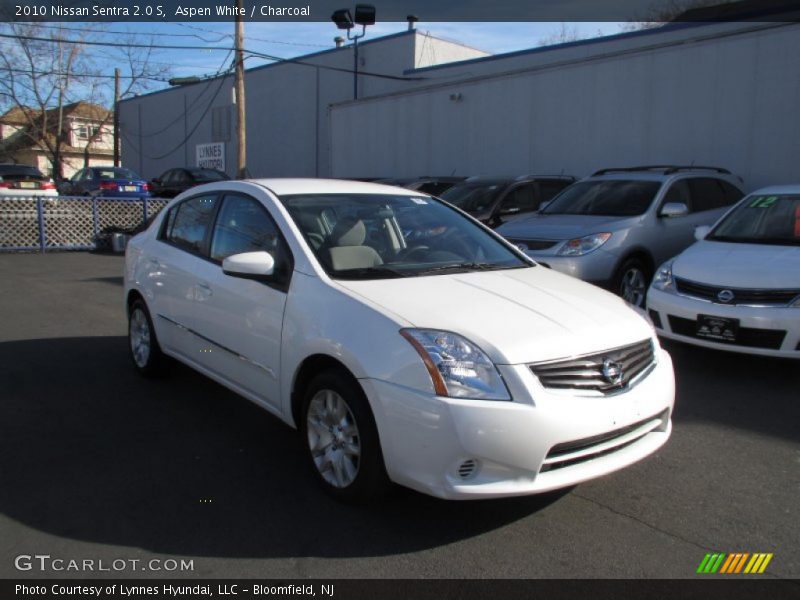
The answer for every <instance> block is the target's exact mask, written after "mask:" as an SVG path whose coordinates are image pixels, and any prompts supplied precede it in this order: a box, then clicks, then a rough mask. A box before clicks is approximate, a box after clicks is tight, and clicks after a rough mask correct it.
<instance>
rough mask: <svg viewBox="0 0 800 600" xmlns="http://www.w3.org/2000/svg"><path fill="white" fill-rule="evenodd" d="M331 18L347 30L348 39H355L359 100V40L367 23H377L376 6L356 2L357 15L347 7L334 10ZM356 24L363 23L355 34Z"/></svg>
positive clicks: (355, 83)
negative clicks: (353, 14) (359, 30)
mask: <svg viewBox="0 0 800 600" xmlns="http://www.w3.org/2000/svg"><path fill="white" fill-rule="evenodd" d="M331 20H332V21H333V22H334V23H336V27H338V28H339V29H346V30H347V39H348V40H352V41H353V100H358V40H360V39H361V38H363V37H364V36H365V35H366V32H367V25H374V24H375V7H374V6H372V5H371V4H356V17H355V19H353V16H352V15H351V14H350V11H349V10H348V9H346V8H342V9H339V10H337V11H334V13H333V15H331ZM356 24H358V25H361V33H360V34H354V33H353V28H354V27H355V26H356Z"/></svg>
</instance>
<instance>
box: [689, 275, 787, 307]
mask: <svg viewBox="0 0 800 600" xmlns="http://www.w3.org/2000/svg"><path fill="white" fill-rule="evenodd" d="M675 287H676V289H677V290H678V293H680V294H683V295H685V296H692V297H693V298H700V299H702V300H709V301H710V302H715V303H717V304H743V305H750V306H786V305H788V304H791V303H792V301H794V299H795V298H798V297H800V289H791V290H781V289H772V290H766V289H745V288H732V287H722V286H718V285H706V284H704V283H697V282H695V281H689V280H688V279H681V278H679V277H676V278H675ZM725 290H727V291H730V292H731V294H732V296H731V297H730V299H727V298H726V299H725V300H726V301H722V300H720V299H719V293H720V292H722V291H725Z"/></svg>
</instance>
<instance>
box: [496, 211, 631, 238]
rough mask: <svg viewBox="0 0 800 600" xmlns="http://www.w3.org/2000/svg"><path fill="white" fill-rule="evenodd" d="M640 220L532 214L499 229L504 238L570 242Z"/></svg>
mask: <svg viewBox="0 0 800 600" xmlns="http://www.w3.org/2000/svg"><path fill="white" fill-rule="evenodd" d="M639 218H641V217H608V216H595V215H547V214H545V215H542V214H533V215H530V216H528V217H524V218H521V219H516V220H515V221H511V222H510V223H507V224H505V225H502V226H500V227H498V228H497V233H499V234H500V235H502V236H504V237H512V238H522V239H531V238H536V239H539V238H541V239H546V240H569V239H572V238H578V237H583V236H585V235H591V234H593V233H600V232H603V231H617V230H618V229H620V228H622V227H625V225H626V224H627V222H629V221H631V220H636V219H639Z"/></svg>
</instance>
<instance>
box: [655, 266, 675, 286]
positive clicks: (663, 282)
mask: <svg viewBox="0 0 800 600" xmlns="http://www.w3.org/2000/svg"><path fill="white" fill-rule="evenodd" d="M674 284H675V281H674V280H673V279H672V261H671V260H670V261H667V262H665V263H664V264H663V265H661V266H660V267H659V268H658V271H656V274H655V276H653V287H654V288H656V289H657V290H662V291H670V290H672V289H673V286H674Z"/></svg>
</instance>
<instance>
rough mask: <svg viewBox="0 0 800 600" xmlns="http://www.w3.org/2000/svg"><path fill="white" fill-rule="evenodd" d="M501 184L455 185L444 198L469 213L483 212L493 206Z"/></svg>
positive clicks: (445, 193)
mask: <svg viewBox="0 0 800 600" xmlns="http://www.w3.org/2000/svg"><path fill="white" fill-rule="evenodd" d="M501 187H502V186H501V184H499V183H495V184H486V183H482V184H476V183H473V184H469V185H455V186H453V187H451V188H450V189H449V190H447V191H446V192H444V193H443V194H442V196H441V198H442V200H446V201H447V202H449V203H450V204H452V205H453V206H457V207H458V208H460V209H461V210H463V211H465V212H468V213H483V212H486V211H488V210H489V209H490V208H492V204H494V200H495V198H497V194H498V193H499V192H500V188H501Z"/></svg>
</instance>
